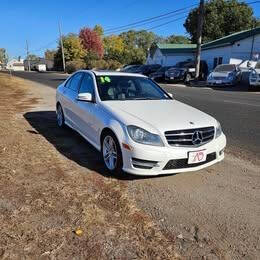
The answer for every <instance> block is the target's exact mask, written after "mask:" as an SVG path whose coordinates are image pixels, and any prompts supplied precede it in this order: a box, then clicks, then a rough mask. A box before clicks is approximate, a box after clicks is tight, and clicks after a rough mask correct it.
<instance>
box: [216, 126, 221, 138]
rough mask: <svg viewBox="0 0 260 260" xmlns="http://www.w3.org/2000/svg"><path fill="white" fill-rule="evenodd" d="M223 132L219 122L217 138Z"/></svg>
mask: <svg viewBox="0 0 260 260" xmlns="http://www.w3.org/2000/svg"><path fill="white" fill-rule="evenodd" d="M221 134H222V128H221V125H220V123H219V122H218V124H217V127H216V138H218V137H219V136H220V135H221Z"/></svg>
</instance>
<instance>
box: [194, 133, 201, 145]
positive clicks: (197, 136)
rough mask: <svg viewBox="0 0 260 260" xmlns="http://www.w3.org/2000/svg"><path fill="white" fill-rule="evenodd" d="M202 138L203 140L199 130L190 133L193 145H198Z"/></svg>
mask: <svg viewBox="0 0 260 260" xmlns="http://www.w3.org/2000/svg"><path fill="white" fill-rule="evenodd" d="M202 140H203V137H202V133H201V132H199V131H196V132H194V134H193V135H192V143H193V144H194V145H198V144H201V143H202Z"/></svg>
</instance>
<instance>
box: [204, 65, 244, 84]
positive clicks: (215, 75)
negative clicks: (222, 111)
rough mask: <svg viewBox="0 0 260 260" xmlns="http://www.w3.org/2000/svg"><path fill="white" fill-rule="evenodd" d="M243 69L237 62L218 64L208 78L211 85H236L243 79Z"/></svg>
mask: <svg viewBox="0 0 260 260" xmlns="http://www.w3.org/2000/svg"><path fill="white" fill-rule="evenodd" d="M241 76H242V73H241V70H240V69H239V67H238V66H237V65H235V64H222V65H218V66H217V67H216V68H215V69H214V70H213V72H211V73H210V74H209V76H208V79H207V85H209V86H221V85H222V86H227V85H228V86H235V85H236V84H237V83H239V82H240V81H241Z"/></svg>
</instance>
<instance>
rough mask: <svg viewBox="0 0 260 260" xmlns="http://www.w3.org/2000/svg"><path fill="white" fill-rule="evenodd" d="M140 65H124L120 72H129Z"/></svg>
mask: <svg viewBox="0 0 260 260" xmlns="http://www.w3.org/2000/svg"><path fill="white" fill-rule="evenodd" d="M141 66H142V65H137V64H136V65H135V64H133V65H126V66H124V67H123V68H122V69H121V70H120V71H121V72H131V71H135V70H136V69H138V68H140V67H141Z"/></svg>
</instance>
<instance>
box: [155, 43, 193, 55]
mask: <svg viewBox="0 0 260 260" xmlns="http://www.w3.org/2000/svg"><path fill="white" fill-rule="evenodd" d="M196 46H197V45H196V44H171V43H158V44H157V47H158V48H159V49H160V51H161V52H162V54H164V55H167V54H173V53H192V52H193V51H194V50H195V49H196Z"/></svg>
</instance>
